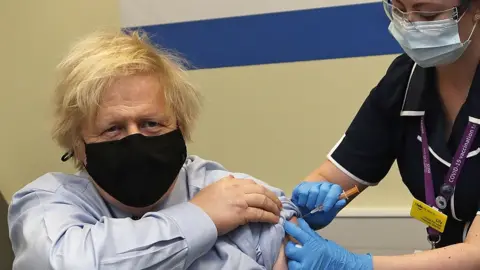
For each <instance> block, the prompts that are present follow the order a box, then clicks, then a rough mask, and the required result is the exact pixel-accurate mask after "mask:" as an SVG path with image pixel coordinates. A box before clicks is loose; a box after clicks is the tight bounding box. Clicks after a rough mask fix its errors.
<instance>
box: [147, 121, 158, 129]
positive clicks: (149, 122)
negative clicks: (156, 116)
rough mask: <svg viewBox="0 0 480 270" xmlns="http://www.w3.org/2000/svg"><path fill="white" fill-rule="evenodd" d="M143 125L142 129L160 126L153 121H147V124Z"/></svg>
mask: <svg viewBox="0 0 480 270" xmlns="http://www.w3.org/2000/svg"><path fill="white" fill-rule="evenodd" d="M143 125H144V127H146V128H152V127H158V126H160V124H159V123H157V122H155V121H147V122H145V123H144V124H143Z"/></svg>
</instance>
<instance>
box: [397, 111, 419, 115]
mask: <svg viewBox="0 0 480 270" xmlns="http://www.w3.org/2000/svg"><path fill="white" fill-rule="evenodd" d="M424 115H425V112H424V111H401V112H400V116H424Z"/></svg>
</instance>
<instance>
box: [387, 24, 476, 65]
mask: <svg viewBox="0 0 480 270" xmlns="http://www.w3.org/2000/svg"><path fill="white" fill-rule="evenodd" d="M458 21H459V20H458ZM458 21H457V20H454V19H453V18H451V19H446V20H438V21H421V22H410V23H405V22H403V21H402V19H401V18H399V17H397V16H393V17H392V22H391V23H390V25H389V27H388V30H389V31H390V33H391V34H392V35H393V37H394V38H395V39H396V40H397V41H398V43H399V44H400V46H401V47H402V49H403V50H404V51H405V53H406V54H407V55H408V56H410V58H412V59H413V60H414V61H415V62H416V63H417V64H418V65H419V66H421V67H424V68H427V67H433V66H439V65H445V64H450V63H453V62H455V61H456V60H457V59H458V58H460V56H461V55H462V54H463V53H464V52H465V50H466V49H467V47H468V45H469V44H470V42H471V37H472V34H473V31H474V30H475V27H476V26H477V22H475V25H474V26H473V28H472V32H470V36H469V37H468V39H467V40H466V41H465V42H462V41H461V40H460V35H459V34H458Z"/></svg>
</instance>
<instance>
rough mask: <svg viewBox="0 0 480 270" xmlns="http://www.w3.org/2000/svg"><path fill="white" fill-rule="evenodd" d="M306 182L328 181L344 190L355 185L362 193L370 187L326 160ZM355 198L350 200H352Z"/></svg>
mask: <svg viewBox="0 0 480 270" xmlns="http://www.w3.org/2000/svg"><path fill="white" fill-rule="evenodd" d="M305 181H309V182H315V181H328V182H330V183H334V184H337V185H339V186H341V187H342V188H343V190H347V189H350V188H352V187H354V186H355V185H356V186H357V187H358V189H359V190H360V192H362V191H363V190H365V189H366V188H367V187H368V186H366V185H364V184H361V183H359V182H358V181H356V180H355V179H353V178H352V177H350V176H348V175H347V174H346V173H344V172H343V171H342V170H340V169H339V168H338V167H337V166H335V164H333V163H332V162H331V161H330V160H326V161H325V162H323V163H322V165H320V167H318V168H316V169H315V170H314V171H313V172H311V173H310V174H309V175H308V176H307V177H306V178H305ZM351 199H353V198H350V200H351Z"/></svg>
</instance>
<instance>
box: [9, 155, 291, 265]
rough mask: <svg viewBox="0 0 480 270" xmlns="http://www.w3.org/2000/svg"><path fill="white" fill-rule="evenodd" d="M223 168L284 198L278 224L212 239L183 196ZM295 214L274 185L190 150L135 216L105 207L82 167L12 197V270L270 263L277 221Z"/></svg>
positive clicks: (200, 214)
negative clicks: (168, 186) (164, 190)
mask: <svg viewBox="0 0 480 270" xmlns="http://www.w3.org/2000/svg"><path fill="white" fill-rule="evenodd" d="M228 174H232V175H234V176H235V177H236V178H250V179H253V180H255V181H258V182H259V183H261V184H263V185H265V186H266V187H268V188H269V189H270V190H272V191H273V192H275V193H276V194H277V195H278V197H279V198H280V200H281V201H282V204H283V210H282V212H281V219H280V222H279V223H278V224H266V223H250V224H247V225H244V226H241V227H239V228H237V229H236V230H234V231H232V232H230V233H229V234H227V235H224V236H221V237H217V230H216V227H215V225H214V223H213V222H212V220H211V219H210V218H209V216H208V215H207V214H206V213H205V212H204V211H203V210H202V209H200V208H199V207H197V206H196V205H194V204H192V203H189V200H190V199H191V198H192V197H193V196H194V195H195V194H197V193H198V192H199V191H200V190H201V189H202V188H204V187H205V186H207V185H209V184H211V183H213V182H215V181H218V180H220V179H221V178H223V177H225V176H227V175H228ZM298 214H299V211H298V209H297V207H296V206H295V205H294V204H293V203H292V202H291V201H290V200H289V199H288V198H287V197H286V196H285V194H284V193H283V192H282V191H281V190H279V189H277V188H274V187H270V186H268V185H267V184H265V183H263V182H261V181H259V180H257V179H254V178H252V177H251V176H249V175H246V174H240V173H231V172H229V171H227V170H226V169H225V168H224V167H222V166H221V165H220V164H218V163H216V162H213V161H207V160H203V159H201V158H199V157H197V156H190V157H188V158H187V161H186V162H185V164H184V166H183V168H182V170H181V171H180V173H179V176H178V179H177V181H176V184H175V187H174V189H173V191H172V193H171V194H170V195H169V196H168V198H166V199H165V200H164V201H163V202H162V204H161V205H160V207H159V208H158V210H157V211H153V212H149V213H146V214H145V215H144V216H143V217H142V218H141V219H139V220H133V219H132V218H130V216H129V215H128V214H127V213H123V212H121V211H120V210H118V209H117V208H115V207H114V206H112V205H109V206H107V205H106V202H105V201H104V200H103V199H102V198H101V196H100V195H99V194H98V192H97V190H96V189H95V187H94V185H93V184H92V183H91V181H90V180H89V179H88V174H87V173H86V172H84V171H82V172H79V173H77V174H76V175H68V174H63V173H48V174H45V175H43V176H41V177H40V178H38V179H37V180H35V181H33V182H32V183H30V184H29V185H27V186H25V187H24V188H23V189H21V190H20V191H18V192H17V193H16V194H15V195H14V196H13V199H12V203H11V205H10V208H9V216H8V223H9V230H10V238H11V240H12V246H13V250H14V253H15V257H16V258H15V262H14V266H13V269H18V270H20V269H28V270H31V269H42V270H47V269H68V270H74V269H88V270H91V269H116V270H123V269H125V270H133V269H169V270H173V269H192V270H195V269H202V270H203V269H209V270H210V269H212V270H214V269H225V270H227V269H228V270H231V269H242V270H256V269H271V268H272V267H273V264H274V263H275V261H276V259H277V257H278V252H279V249H280V246H281V242H282V239H283V237H284V234H285V232H284V230H283V222H284V221H285V219H289V218H291V217H292V216H294V215H298Z"/></svg>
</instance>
